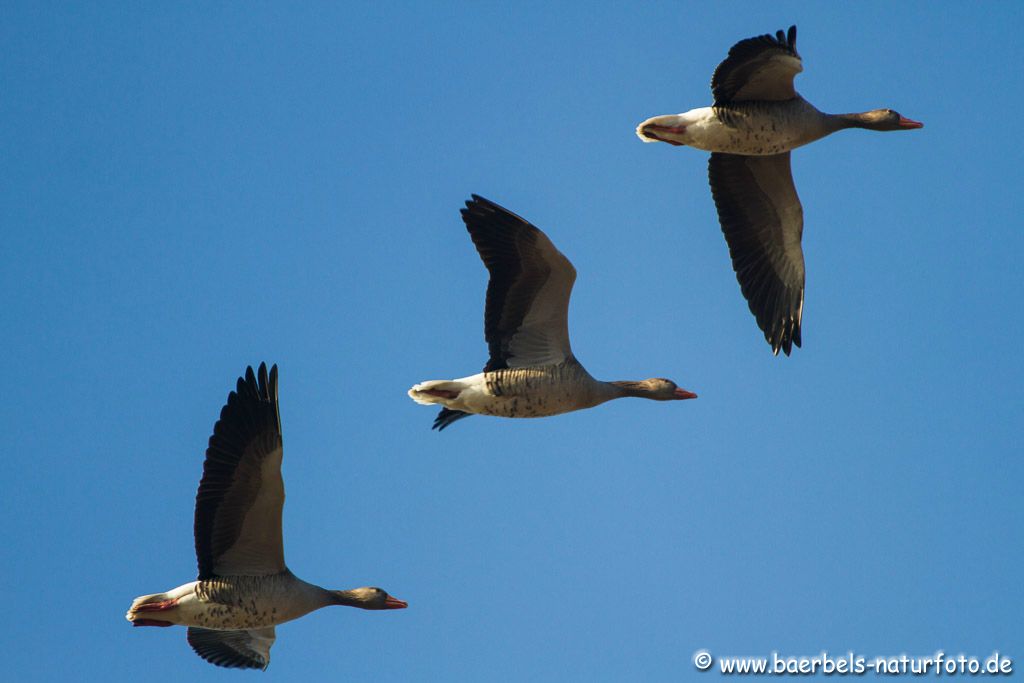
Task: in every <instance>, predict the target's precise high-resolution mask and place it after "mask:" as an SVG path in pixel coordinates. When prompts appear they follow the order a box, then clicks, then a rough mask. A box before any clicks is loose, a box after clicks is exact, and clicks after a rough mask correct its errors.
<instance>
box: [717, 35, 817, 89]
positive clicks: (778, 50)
mask: <svg viewBox="0 0 1024 683" xmlns="http://www.w3.org/2000/svg"><path fill="white" fill-rule="evenodd" d="M803 69H804V68H803V62H802V60H801V59H800V55H798V54H797V52H796V26H790V27H789V33H788V34H784V33H783V32H782V31H779V32H777V33H776V34H775V36H771V35H768V34H767V33H766V34H765V35H763V36H756V37H754V38H747V39H746V40H741V41H740V42H738V43H736V44H735V45H733V46H732V47H731V48H730V49H729V56H728V57H726V58H725V60H724V61H723V62H722V63H721V64H719V65H718V68H716V69H715V73H714V75H713V76H712V77H711V92H712V94H713V95H714V97H715V105H716V106H718V105H723V104H728V103H730V102H739V101H743V100H789V99H792V98H794V97H796V96H797V95H796V90H795V89H794V88H793V78H794V77H795V76H796V75H797V74H798V73H800V72H801V71H803Z"/></svg>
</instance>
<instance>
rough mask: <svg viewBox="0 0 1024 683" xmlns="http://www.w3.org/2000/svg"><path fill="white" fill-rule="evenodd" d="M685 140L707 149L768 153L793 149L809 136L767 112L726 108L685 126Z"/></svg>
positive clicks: (746, 153)
mask: <svg viewBox="0 0 1024 683" xmlns="http://www.w3.org/2000/svg"><path fill="white" fill-rule="evenodd" d="M686 133H687V136H686V137H687V142H686V144H688V145H689V146H691V147H696V148H697V149H702V150H705V151H707V152H725V153H727V154H743V155H747V156H768V155H772V154H781V153H783V152H788V151H790V150H792V149H795V148H797V147H799V146H801V145H803V144H806V143H807V142H809V140H804V139H802V138H803V136H804V131H802V130H800V129H798V128H796V127H795V126H790V125H786V122H784V121H780V120H778V118H777V117H774V116H769V115H767V114H766V113H763V112H761V113H759V112H756V111H754V112H749V113H737V112H728V113H725V114H722V115H721V116H720V117H719V116H712V117H707V118H704V119H701V120H700V121H698V122H696V123H694V124H692V125H690V126H687V128H686Z"/></svg>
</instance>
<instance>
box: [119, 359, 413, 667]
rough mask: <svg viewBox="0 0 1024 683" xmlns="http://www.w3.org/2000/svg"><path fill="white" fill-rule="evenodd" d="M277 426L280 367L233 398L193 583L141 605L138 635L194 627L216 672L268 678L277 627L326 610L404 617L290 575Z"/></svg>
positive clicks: (201, 496)
mask: <svg viewBox="0 0 1024 683" xmlns="http://www.w3.org/2000/svg"><path fill="white" fill-rule="evenodd" d="M281 454H282V442H281V416H280V414H279V413H278V404H277V366H276V365H275V366H274V367H272V368H271V369H270V375H269V376H268V375H267V365H266V363H263V364H261V365H260V369H259V379H258V380H257V376H256V375H254V374H253V371H252V367H249V368H248V369H247V370H246V372H245V378H244V379H243V378H241V377H240V378H239V379H238V387H237V388H236V390H235V391H233V392H231V393H230V394H228V402H227V405H225V406H224V408H223V409H221V412H220V419H219V420H218V421H217V423H216V424H215V425H214V426H213V436H211V437H210V445H209V447H208V448H207V449H206V462H204V463H203V478H202V480H201V481H200V482H199V492H198V493H197V494H196V511H195V540H196V557H197V559H198V560H199V577H198V580H197V581H192V582H191V583H186V584H185V585H183V586H179V587H177V588H175V589H173V590H169V591H167V592H166V593H155V594H153V595H143V596H141V597H138V598H135V600H134V602H132V606H131V608H130V609H129V610H128V614H127V615H126V617H127V619H128V621H130V622H132V626H172V625H174V624H181V625H183V626H188V643H189V645H191V646H192V649H193V650H195V651H196V653H197V654H198V655H199V656H200V657H202V658H203V659H205V660H206V661H208V662H211V663H213V664H216V665H217V666H224V667H234V668H243V669H266V668H267V665H268V664H269V663H270V648H271V646H272V645H273V644H274V626H275V625H277V624H283V623H284V622H286V621H291V620H292V619H297V618H299V617H301V616H303V615H304V614H308V613H309V612H312V611H313V610H316V609H320V608H321V607H327V606H328V605H348V606H350V607H360V608H362V609H372V610H381V609H401V608H403V607H407V604H406V603H405V602H403V601H402V600H398V599H397V598H393V597H391V596H390V595H388V594H387V593H386V592H384V591H383V590H381V589H380V588H356V589H353V590H327V589H325V588H321V587H319V586H315V585H313V584H311V583H306V582H305V581H303V580H302V579H299V578H297V577H296V576H295V575H294V574H292V573H291V572H290V571H289V570H288V567H287V566H286V565H285V562H284V547H283V544H282V539H281V509H282V507H283V506H284V482H283V481H282V480H281Z"/></svg>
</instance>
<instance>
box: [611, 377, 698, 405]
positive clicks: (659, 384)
mask: <svg viewBox="0 0 1024 683" xmlns="http://www.w3.org/2000/svg"><path fill="white" fill-rule="evenodd" d="M612 384H614V385H615V386H617V387H619V388H620V389H621V390H622V392H623V396H637V397H640V398H649V399H651V400H654V401H682V400H684V399H687V398H697V394H695V393H693V392H690V391H687V390H686V389H680V388H679V386H678V385H676V383H675V382H673V381H672V380H670V379H665V378H663V377H652V378H651V379H645V380H643V381H641V382H627V381H621V382H612Z"/></svg>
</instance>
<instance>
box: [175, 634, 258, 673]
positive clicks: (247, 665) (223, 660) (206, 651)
mask: <svg viewBox="0 0 1024 683" xmlns="http://www.w3.org/2000/svg"><path fill="white" fill-rule="evenodd" d="M274 638H275V634H274V627H273V626H270V627H267V628H258V629H252V630H250V631H214V630H211V629H208V628H198V627H196V626H189V628H188V644H189V645H191V646H192V649H193V650H195V651H196V654H197V655H199V656H200V657H202V658H203V659H205V660H206V661H208V662H210V663H211V664H216V665H217V666H223V667H226V668H229V669H266V668H267V666H268V665H269V664H270V648H271V646H273V644H274Z"/></svg>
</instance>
